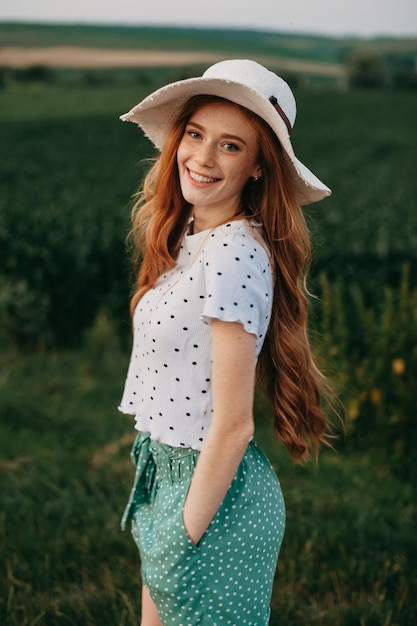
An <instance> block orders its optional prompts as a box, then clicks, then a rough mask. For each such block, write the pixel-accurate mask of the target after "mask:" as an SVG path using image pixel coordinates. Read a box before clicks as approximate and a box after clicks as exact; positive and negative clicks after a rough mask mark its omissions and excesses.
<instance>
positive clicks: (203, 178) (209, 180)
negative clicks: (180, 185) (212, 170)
mask: <svg viewBox="0 0 417 626" xmlns="http://www.w3.org/2000/svg"><path fill="white" fill-rule="evenodd" d="M189 172H190V176H191V178H192V179H193V180H195V181H196V182H198V183H215V182H216V180H218V179H217V178H207V176H201V174H196V173H195V172H192V171H191V170H189Z"/></svg>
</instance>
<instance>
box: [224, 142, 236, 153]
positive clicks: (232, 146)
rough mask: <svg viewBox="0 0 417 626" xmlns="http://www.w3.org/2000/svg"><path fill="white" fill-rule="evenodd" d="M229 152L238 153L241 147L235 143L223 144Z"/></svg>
mask: <svg viewBox="0 0 417 626" xmlns="http://www.w3.org/2000/svg"><path fill="white" fill-rule="evenodd" d="M223 145H224V147H225V149H226V150H227V152H238V151H239V150H240V148H239V146H237V145H236V144H235V143H225V144H223Z"/></svg>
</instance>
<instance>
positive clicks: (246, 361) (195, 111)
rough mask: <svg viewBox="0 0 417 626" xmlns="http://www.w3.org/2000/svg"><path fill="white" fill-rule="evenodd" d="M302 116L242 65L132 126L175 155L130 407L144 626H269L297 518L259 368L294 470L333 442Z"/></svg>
mask: <svg viewBox="0 0 417 626" xmlns="http://www.w3.org/2000/svg"><path fill="white" fill-rule="evenodd" d="M295 113H296V107H295V101H294V97H293V95H292V92H291V90H290V88H289V87H288V85H287V84H286V83H285V82H284V81H283V80H282V79H281V78H279V77H278V76H276V75H275V74H273V73H272V72H270V71H268V70H267V69H266V68H264V67H262V66H261V65H259V64H257V63H255V62H253V61H247V60H234V61H224V62H221V63H217V64H216V65H214V66H212V67H211V68H209V69H208V70H207V71H206V72H205V74H204V75H203V76H202V77H199V78H194V79H188V80H184V81H180V82H176V83H173V84H170V85H168V86H166V87H163V88H162V89H159V90H158V91H156V92H155V93H153V94H151V95H150V96H148V97H147V98H146V99H145V100H143V101H142V102H141V103H139V104H138V105H137V106H135V107H134V108H133V109H132V110H131V111H130V112H129V113H127V114H126V115H124V116H122V119H123V120H129V121H133V122H135V123H137V124H138V125H139V126H140V127H141V128H142V129H143V130H144V132H145V134H146V135H147V136H148V137H149V138H150V139H151V141H152V142H153V143H154V144H155V146H156V147H157V148H158V149H160V151H161V153H160V156H159V158H158V159H157V161H156V163H155V164H154V166H153V167H152V169H151V170H150V172H149V173H148V175H147V177H146V179H145V183H144V189H143V193H142V194H141V196H140V198H139V200H138V201H137V203H136V205H135V207H134V212H133V231H132V232H133V237H134V241H135V244H136V249H137V251H138V258H139V255H142V256H141V263H140V270H139V272H138V279H137V286H136V291H135V293H134V295H133V298H132V302H131V312H132V316H133V328H134V345H133V351H132V357H131V362H130V366H129V370H128V375H127V380H126V385H125V390H124V394H123V399H122V402H121V405H120V407H119V408H120V410H121V411H122V412H124V413H127V414H131V415H134V416H135V419H136V428H137V430H138V431H139V434H138V436H137V439H136V442H135V445H134V447H133V450H132V457H133V460H134V463H135V465H136V476H135V482H134V486H133V489H132V492H131V496H130V499H129V503H128V506H127V508H126V511H125V515H124V520H123V524H125V522H126V521H127V520H131V523H132V533H133V537H134V539H135V542H136V543H137V545H138V548H139V551H140V556H141V564H142V579H143V597H142V621H141V624H142V626H160V625H161V624H162V625H163V626H168V625H169V626H186V625H187V624H191V625H193V626H194V625H197V624H198V625H201V626H219V625H221V624H230V625H233V626H243V625H245V624H246V625H250V626H261V625H262V626H264V625H266V624H268V620H269V615H270V608H269V603H270V597H271V592H272V582H273V578H274V572H275V568H276V562H277V558H278V552H279V549H280V545H281V542H282V537H283V533H284V525H285V508H284V501H283V497H282V493H281V488H280V485H279V482H278V479H277V477H276V475H275V473H274V471H273V469H272V467H271V465H270V463H269V461H268V460H267V459H266V457H265V456H264V454H263V453H262V452H261V450H260V449H259V447H258V446H257V445H256V443H255V442H254V440H253V434H254V420H253V399H254V388H255V375H256V371H257V372H258V377H259V381H260V383H261V384H263V385H264V387H265V389H266V390H267V392H268V393H269V395H270V397H271V400H272V406H273V413H274V429H275V432H276V434H277V436H278V438H279V439H281V440H282V441H283V442H284V443H285V445H286V446H287V448H288V449H289V451H290V454H291V455H292V457H293V458H294V459H295V460H299V459H302V458H305V457H306V456H308V454H309V451H310V450H311V449H312V450H313V451H315V452H317V450H318V448H319V446H320V443H321V442H322V441H323V440H324V439H325V416H324V414H323V412H322V409H321V407H320V393H321V385H322V377H321V375H320V373H319V371H318V370H317V368H316V366H315V364H314V362H313V359H312V356H311V352H310V348H309V343H308V339H307V333H306V323H307V307H308V305H307V299H306V296H305V290H304V284H305V274H306V270H307V268H308V264H309V260H310V246H309V235H308V231H307V228H306V225H305V221H304V217H303V214H302V211H301V208H300V205H302V204H307V203H309V202H315V201H317V200H320V199H322V198H324V197H325V196H327V195H329V194H330V190H329V189H328V188H327V187H326V186H325V185H324V184H323V183H322V182H320V181H319V180H318V179H317V178H316V177H315V176H314V175H313V174H312V173H311V172H310V171H309V170H308V169H307V168H306V167H305V166H304V165H302V164H301V163H300V162H299V161H298V160H297V159H296V157H295V155H294V152H293V149H292V145H291V142H290V138H289V134H290V132H291V129H292V126H293V124H294V120H295ZM139 251H140V252H139ZM138 258H137V259H136V260H138Z"/></svg>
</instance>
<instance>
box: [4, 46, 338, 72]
mask: <svg viewBox="0 0 417 626" xmlns="http://www.w3.org/2000/svg"><path fill="white" fill-rule="evenodd" d="M237 56H238V57H241V56H242V55H237ZM226 58H230V53H228V54H222V53H220V52H219V53H215V52H204V51H201V52H189V51H184V52H181V51H170V50H167V51H163V50H120V49H119V50H111V49H100V48H78V47H69V46H63V47H55V48H15V47H4V48H0V67H12V68H23V67H30V66H33V65H45V66H47V67H66V68H70V67H72V68H106V67H158V66H160V67H162V66H165V67H167V66H177V67H178V66H182V65H191V64H193V63H198V64H207V65H209V64H211V63H215V62H216V61H221V60H222V59H226ZM256 60H257V61H259V62H260V63H264V64H265V65H266V66H268V67H271V69H278V70H280V71H284V72H285V71H286V72H294V73H296V74H305V75H316V76H329V77H332V78H336V79H343V77H344V74H345V68H344V66H343V65H341V64H338V63H321V62H318V61H309V60H303V59H291V58H288V57H277V56H273V55H271V56H261V57H260V56H256Z"/></svg>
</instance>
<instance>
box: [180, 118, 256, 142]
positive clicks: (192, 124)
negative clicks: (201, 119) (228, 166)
mask: <svg viewBox="0 0 417 626" xmlns="http://www.w3.org/2000/svg"><path fill="white" fill-rule="evenodd" d="M187 126H195V127H196V128H198V129H199V130H205V128H204V126H201V124H197V122H193V121H192V120H189V122H188V124H187ZM222 139H234V140H235V141H240V143H243V145H245V146H246V145H247V144H246V141H245V140H244V139H242V137H239V136H238V135H229V133H224V134H223V135H222Z"/></svg>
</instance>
